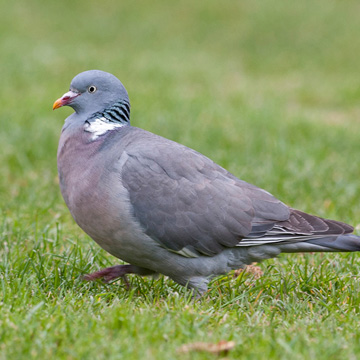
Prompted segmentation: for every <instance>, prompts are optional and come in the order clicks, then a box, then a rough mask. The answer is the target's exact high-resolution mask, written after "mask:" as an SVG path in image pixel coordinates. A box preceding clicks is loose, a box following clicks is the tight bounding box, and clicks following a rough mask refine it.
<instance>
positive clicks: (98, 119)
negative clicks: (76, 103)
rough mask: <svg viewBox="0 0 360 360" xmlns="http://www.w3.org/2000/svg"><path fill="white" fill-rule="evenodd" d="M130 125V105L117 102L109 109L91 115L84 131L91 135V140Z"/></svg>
mask: <svg viewBox="0 0 360 360" xmlns="http://www.w3.org/2000/svg"><path fill="white" fill-rule="evenodd" d="M126 125H130V104H129V103H128V102H124V101H119V102H117V103H115V104H114V105H112V106H111V107H109V108H107V109H105V110H103V111H99V112H97V113H95V114H93V115H92V116H91V117H90V119H88V120H86V122H85V127H84V130H85V131H87V132H90V133H92V134H93V136H92V138H91V139H92V140H96V139H97V138H98V137H99V136H101V135H104V134H105V133H107V132H108V131H111V130H114V129H117V128H120V127H123V126H126Z"/></svg>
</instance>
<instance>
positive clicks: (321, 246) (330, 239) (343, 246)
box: [277, 234, 360, 253]
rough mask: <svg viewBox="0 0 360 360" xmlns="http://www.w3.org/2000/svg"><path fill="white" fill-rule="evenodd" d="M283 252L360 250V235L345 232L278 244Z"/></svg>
mask: <svg viewBox="0 0 360 360" xmlns="http://www.w3.org/2000/svg"><path fill="white" fill-rule="evenodd" d="M277 246H278V247H279V249H280V250H281V251H282V252H286V253H292V252H351V251H360V236H357V235H354V234H344V235H339V236H325V237H321V238H317V239H311V240H305V241H301V242H297V243H291V244H279V245H277Z"/></svg>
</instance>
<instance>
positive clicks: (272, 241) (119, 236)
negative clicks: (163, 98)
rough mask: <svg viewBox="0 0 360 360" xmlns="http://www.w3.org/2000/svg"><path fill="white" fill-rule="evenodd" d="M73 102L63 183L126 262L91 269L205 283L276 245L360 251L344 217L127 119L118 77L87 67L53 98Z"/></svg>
mask: <svg viewBox="0 0 360 360" xmlns="http://www.w3.org/2000/svg"><path fill="white" fill-rule="evenodd" d="M64 105H68V106H71V107H72V108H73V109H74V110H75V113H73V114H72V115H70V116H69V117H68V118H67V119H66V122H65V125H64V127H63V130H62V134H61V137H60V143H59V149H58V170H59V178H60V187H61V192H62V194H63V197H64V199H65V202H66V204H67V206H68V207H69V209H70V212H71V214H72V216H73V217H74V219H75V221H76V222H77V223H78V225H79V226H80V227H81V228H82V229H83V230H84V231H85V232H86V233H87V234H88V235H89V236H91V237H92V238H93V239H94V240H95V241H96V242H97V243H98V244H99V245H100V246H101V247H103V248H104V249H105V250H106V251H108V252H109V253H111V254H112V255H114V256H116V257H118V258H120V259H122V260H124V261H126V262H128V263H130V264H131V265H127V266H125V265H118V266H115V267H112V268H108V269H105V270H101V271H99V272H96V273H94V274H90V275H88V279H95V278H98V277H103V278H104V279H106V280H110V279H113V278H116V277H119V276H124V275H125V274H127V273H137V274H139V275H147V274H152V273H162V274H165V275H168V276H169V277H171V278H172V279H174V280H175V281H177V282H178V283H180V284H182V285H187V286H189V287H190V288H194V289H196V290H197V291H198V292H199V293H202V292H204V291H206V289H207V283H208V281H209V279H210V278H211V277H213V276H216V275H220V274H224V273H226V272H228V271H230V270H231V269H236V268H240V267H243V266H245V265H247V264H251V263H252V262H259V261H262V260H264V259H267V258H271V257H274V256H277V255H278V254H279V253H280V252H300V251H301V252H304V251H305V252H306V251H358V250H360V238H359V237H358V236H355V235H352V234H350V233H351V232H352V231H353V228H352V227H351V226H350V225H347V224H344V223H341V222H338V221H333V220H326V219H322V218H319V217H316V216H313V215H309V214H305V213H303V212H301V211H298V210H294V209H291V208H289V207H288V206H286V205H285V204H283V203H282V202H281V201H279V200H277V199H276V198H275V197H274V196H272V195H271V194H269V193H268V192H266V191H264V190H262V189H259V188H257V187H256V186H254V185H251V184H248V183H246V182H244V181H242V180H239V179H238V178H236V177H235V176H234V175H232V174H231V173H229V172H228V171H227V170H225V169H223V168H222V167H220V166H219V165H217V164H216V163H214V162H213V161H211V160H210V159H208V158H207V157H205V156H204V155H202V154H200V153H198V152H196V151H194V150H192V149H189V148H187V147H185V146H183V145H180V144H178V143H175V142H173V141H170V140H167V139H165V138H162V137H160V136H157V135H154V134H152V133H149V132H147V131H145V130H142V129H138V128H135V127H132V126H130V123H129V121H130V102H129V98H128V95H127V92H126V90H125V88H124V87H123V85H122V84H121V82H120V81H119V80H118V79H117V78H116V77H114V76H113V75H111V74H108V73H105V72H102V71H98V70H91V71H86V72H84V73H81V74H79V75H77V76H76V77H75V78H74V79H73V81H72V83H71V86H70V91H69V92H68V93H66V94H64V96H63V97H62V98H60V99H58V100H57V101H56V102H55V104H54V109H55V108H58V107H60V106H64Z"/></svg>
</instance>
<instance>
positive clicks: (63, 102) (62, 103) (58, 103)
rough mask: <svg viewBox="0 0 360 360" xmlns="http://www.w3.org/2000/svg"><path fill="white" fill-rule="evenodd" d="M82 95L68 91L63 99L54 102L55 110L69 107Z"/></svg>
mask: <svg viewBox="0 0 360 360" xmlns="http://www.w3.org/2000/svg"><path fill="white" fill-rule="evenodd" d="M79 95H80V94H79V93H77V92H75V91H71V90H70V91H68V92H67V93H65V94H64V95H63V96H62V97H61V98H59V99H57V100H56V101H55V102H54V105H53V110H55V109H58V108H59V107H62V106H65V105H69V104H70V103H71V102H72V101H73V100H74V99H75V98H76V97H78V96H79Z"/></svg>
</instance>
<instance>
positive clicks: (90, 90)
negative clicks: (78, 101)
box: [88, 85, 96, 94]
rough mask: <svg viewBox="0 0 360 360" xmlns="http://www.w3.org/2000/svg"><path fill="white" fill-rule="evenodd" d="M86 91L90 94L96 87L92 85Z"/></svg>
mask: <svg viewBox="0 0 360 360" xmlns="http://www.w3.org/2000/svg"><path fill="white" fill-rule="evenodd" d="M88 91H89V93H90V94H92V93H94V92H95V91H96V86H94V85H91V86H89V88H88Z"/></svg>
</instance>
